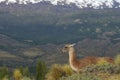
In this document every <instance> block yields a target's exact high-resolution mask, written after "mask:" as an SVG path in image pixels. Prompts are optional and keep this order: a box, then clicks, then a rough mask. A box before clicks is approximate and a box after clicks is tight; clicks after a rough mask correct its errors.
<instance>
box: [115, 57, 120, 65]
mask: <svg viewBox="0 0 120 80" xmlns="http://www.w3.org/2000/svg"><path fill="white" fill-rule="evenodd" d="M115 64H117V65H120V55H117V56H116V57H115Z"/></svg>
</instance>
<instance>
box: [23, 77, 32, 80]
mask: <svg viewBox="0 0 120 80" xmlns="http://www.w3.org/2000/svg"><path fill="white" fill-rule="evenodd" d="M21 80H31V79H30V78H29V77H23V78H22V79H21Z"/></svg>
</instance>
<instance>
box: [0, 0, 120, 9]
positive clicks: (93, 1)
mask: <svg viewBox="0 0 120 80" xmlns="http://www.w3.org/2000/svg"><path fill="white" fill-rule="evenodd" d="M0 2H1V3H5V4H7V5H8V4H14V3H17V4H35V3H40V2H47V3H50V4H53V5H62V6H63V5H69V6H73V5H74V6H77V7H78V8H86V7H89V8H95V9H99V8H101V9H103V8H105V7H108V8H113V7H114V8H119V7H120V0H0Z"/></svg>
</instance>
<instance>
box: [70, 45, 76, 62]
mask: <svg viewBox="0 0 120 80" xmlns="http://www.w3.org/2000/svg"><path fill="white" fill-rule="evenodd" d="M75 60H77V59H76V54H75V49H74V48H73V47H71V48H69V62H70V63H71V62H72V61H75Z"/></svg>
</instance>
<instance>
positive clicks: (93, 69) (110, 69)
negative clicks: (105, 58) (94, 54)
mask: <svg viewBox="0 0 120 80" xmlns="http://www.w3.org/2000/svg"><path fill="white" fill-rule="evenodd" d="M81 72H84V73H110V74H112V73H116V74H118V73H120V66H119V65H115V64H103V65H98V64H97V65H89V66H87V67H85V68H83V69H82V70H81Z"/></svg>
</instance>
